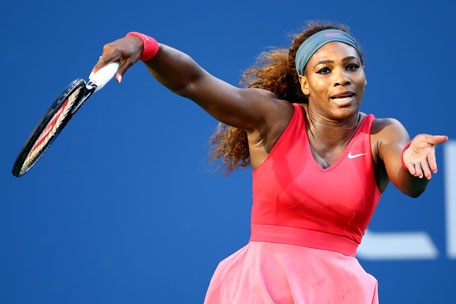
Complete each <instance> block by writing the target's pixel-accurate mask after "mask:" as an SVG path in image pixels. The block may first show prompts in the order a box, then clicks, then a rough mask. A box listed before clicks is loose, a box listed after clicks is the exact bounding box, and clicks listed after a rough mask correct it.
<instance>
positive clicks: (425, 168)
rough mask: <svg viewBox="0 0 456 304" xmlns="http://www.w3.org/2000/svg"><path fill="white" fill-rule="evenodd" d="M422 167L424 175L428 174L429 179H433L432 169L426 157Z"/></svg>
mask: <svg viewBox="0 0 456 304" xmlns="http://www.w3.org/2000/svg"><path fill="white" fill-rule="evenodd" d="M421 168H422V169H423V174H424V176H426V178H427V179H431V175H432V174H431V169H429V164H428V162H427V160H426V159H425V160H423V161H421Z"/></svg>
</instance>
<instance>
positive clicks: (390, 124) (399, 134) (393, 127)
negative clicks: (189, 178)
mask: <svg viewBox="0 0 456 304" xmlns="http://www.w3.org/2000/svg"><path fill="white" fill-rule="evenodd" d="M404 137H408V132H407V130H406V129H405V127H404V126H403V125H402V123H401V122H400V121H399V120H397V119H396V118H375V120H374V121H373V123H372V128H371V138H372V139H373V140H375V141H377V142H381V143H384V144H385V143H386V144H391V143H394V142H399V141H402V140H403V138H404Z"/></svg>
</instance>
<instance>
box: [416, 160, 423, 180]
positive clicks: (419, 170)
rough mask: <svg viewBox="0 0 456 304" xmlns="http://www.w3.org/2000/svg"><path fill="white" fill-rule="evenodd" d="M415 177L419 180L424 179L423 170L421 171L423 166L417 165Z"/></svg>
mask: <svg viewBox="0 0 456 304" xmlns="http://www.w3.org/2000/svg"><path fill="white" fill-rule="evenodd" d="M415 176H416V177H419V178H423V170H421V164H420V163H416V164H415Z"/></svg>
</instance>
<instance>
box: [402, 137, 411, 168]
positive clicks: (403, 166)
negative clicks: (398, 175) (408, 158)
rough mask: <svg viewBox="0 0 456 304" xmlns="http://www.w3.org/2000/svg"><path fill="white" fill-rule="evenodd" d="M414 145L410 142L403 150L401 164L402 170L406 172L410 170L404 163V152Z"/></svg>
mask: <svg viewBox="0 0 456 304" xmlns="http://www.w3.org/2000/svg"><path fill="white" fill-rule="evenodd" d="M411 144H412V142H411V141H410V142H409V143H408V144H406V145H405V147H404V149H402V153H401V163H402V168H404V169H405V170H407V171H408V168H407V166H406V165H405V163H404V152H405V150H407V149H408V147H410V145H411Z"/></svg>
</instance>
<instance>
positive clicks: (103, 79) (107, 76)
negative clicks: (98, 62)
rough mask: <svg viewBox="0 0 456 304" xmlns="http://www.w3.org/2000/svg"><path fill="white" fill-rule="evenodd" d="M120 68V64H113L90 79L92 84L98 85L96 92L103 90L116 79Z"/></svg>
mask: <svg viewBox="0 0 456 304" xmlns="http://www.w3.org/2000/svg"><path fill="white" fill-rule="evenodd" d="M118 68H119V63H118V62H111V63H109V64H108V65H106V66H104V67H102V68H101V69H99V70H98V72H96V73H95V74H93V75H92V77H90V78H89V80H90V82H92V83H93V84H94V85H96V89H95V92H97V91H99V90H101V89H102V88H103V87H104V86H105V85H106V84H107V83H108V82H109V81H110V80H111V79H112V78H113V77H114V75H115V74H116V72H117V69H118Z"/></svg>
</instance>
